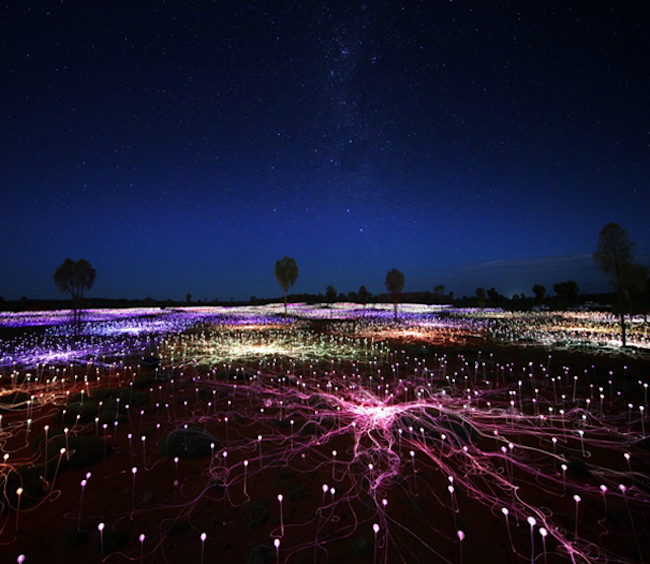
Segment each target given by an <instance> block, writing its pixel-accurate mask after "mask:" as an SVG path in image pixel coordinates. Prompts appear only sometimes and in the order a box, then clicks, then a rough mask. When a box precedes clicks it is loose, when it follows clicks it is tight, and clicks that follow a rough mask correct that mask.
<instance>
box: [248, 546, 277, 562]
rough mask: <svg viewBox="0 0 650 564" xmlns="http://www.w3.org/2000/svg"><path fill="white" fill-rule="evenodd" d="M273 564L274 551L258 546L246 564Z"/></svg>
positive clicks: (268, 547)
mask: <svg viewBox="0 0 650 564" xmlns="http://www.w3.org/2000/svg"><path fill="white" fill-rule="evenodd" d="M268 562H275V550H274V549H273V548H272V547H270V546H267V545H258V546H256V547H254V548H253V550H252V552H251V553H250V556H249V557H248V560H246V564H267V563H268Z"/></svg>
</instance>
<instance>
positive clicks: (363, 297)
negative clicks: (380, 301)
mask: <svg viewBox="0 0 650 564" xmlns="http://www.w3.org/2000/svg"><path fill="white" fill-rule="evenodd" d="M370 298H372V294H371V293H370V292H369V291H368V288H366V287H365V286H359V301H360V302H361V303H362V304H363V305H364V306H365V305H366V304H367V303H368V302H369V301H370Z"/></svg>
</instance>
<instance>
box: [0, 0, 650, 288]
mask: <svg viewBox="0 0 650 564" xmlns="http://www.w3.org/2000/svg"><path fill="white" fill-rule="evenodd" d="M644 4H645V2H620V1H605V0H586V1H572V0H557V1H543V0H539V1H535V2H531V1H530V0H521V1H514V0H513V1H498V0H494V1H492V0H490V1H489V2H488V1H485V0H473V1H470V0H452V1H450V0H444V1H443V0H404V1H402V2H399V1H393V0H383V1H381V0H375V1H373V0H366V1H356V0H345V1H342V0H341V1H331V2H328V1H322V2H306V1H302V0H258V1H245V0H197V1H195V2H188V1H181V0H168V1H163V0H151V1H133V0H129V1H120V0H93V1H82V0H56V1H55V0H52V1H46V0H24V1H20V2H8V3H7V2H3V3H0V53H1V56H0V84H2V87H1V88H0V186H1V188H0V211H1V213H2V215H1V219H0V241H1V247H0V248H1V252H0V295H4V297H5V299H16V298H19V297H20V296H28V297H32V298H55V297H58V296H59V295H60V294H59V293H58V291H57V290H56V287H55V285H54V283H53V280H52V275H53V273H54V270H55V269H56V267H57V266H58V265H59V264H61V262H63V260H64V259H65V258H66V257H71V258H72V259H74V260H77V259H78V258H85V259H86V260H88V261H90V262H91V263H92V265H93V266H94V267H95V268H96V270H97V279H96V283H95V286H94V287H93V289H92V290H91V292H90V293H89V295H90V296H96V297H109V298H144V297H146V296H150V297H153V298H156V299H167V298H172V299H182V298H184V297H185V295H186V293H188V292H189V293H191V294H192V295H193V296H194V297H195V299H196V298H199V299H203V298H207V299H209V300H212V299H215V298H218V299H221V300H227V299H230V298H234V299H248V297H249V296H251V295H255V296H258V297H271V296H278V295H281V289H280V287H279V286H278V284H277V282H276V281H275V278H274V275H273V269H274V265H275V261H276V260H277V259H280V258H282V257H283V256H284V255H288V256H290V257H293V258H294V259H295V260H296V262H297V264H298V267H299V269H300V275H299V277H298V280H297V282H296V284H295V286H294V287H293V289H292V290H293V291H295V292H299V293H303V292H309V293H318V292H323V293H324V291H325V288H326V286H328V285H330V284H331V285H333V286H334V287H335V288H336V289H337V291H339V292H345V293H347V292H348V291H350V290H355V291H356V290H357V289H358V288H359V286H360V285H362V284H363V285H366V286H367V287H368V289H369V290H370V291H371V292H373V293H380V292H384V291H385V287H384V278H385V275H386V272H387V271H388V270H390V269H391V268H398V269H399V270H401V271H402V272H404V274H405V277H406V286H405V291H423V290H432V288H433V286H434V285H438V284H442V285H445V286H446V288H447V290H453V291H454V292H455V294H456V295H457V296H461V295H463V294H466V295H470V294H473V293H474V290H475V289H476V287H477V286H485V287H491V286H495V287H496V288H497V290H498V291H500V292H501V293H503V294H506V295H511V294H513V293H521V292H524V293H527V294H529V295H530V294H532V290H531V288H532V285H533V284H535V283H541V284H545V285H546V286H547V288H548V290H549V292H551V286H552V284H553V283H556V282H560V281H563V280H567V279H574V280H576V281H577V282H578V283H579V285H580V287H581V289H582V290H585V291H601V290H607V289H608V285H607V282H606V279H605V278H604V276H603V275H602V274H600V273H598V271H596V270H595V268H594V267H593V265H592V261H591V253H592V252H593V251H594V250H595V247H596V241H597V236H598V233H599V231H600V229H601V228H602V227H603V226H604V225H605V224H606V223H608V222H611V221H614V222H617V223H619V224H620V225H621V226H622V227H624V228H625V229H627V231H628V233H629V235H630V238H631V239H632V240H633V241H634V242H636V244H637V249H636V253H637V259H639V260H640V262H644V263H645V264H648V263H649V262H650V221H649V220H648V219H649V217H650V203H649V202H650V198H648V192H650V190H649V184H648V180H649V179H650V70H649V69H650V67H648V60H650V10H648V9H647V6H646V7H644Z"/></svg>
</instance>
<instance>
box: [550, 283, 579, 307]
mask: <svg viewBox="0 0 650 564" xmlns="http://www.w3.org/2000/svg"><path fill="white" fill-rule="evenodd" d="M553 291H554V292H555V293H556V294H557V296H558V298H559V301H560V307H568V306H570V305H573V304H574V303H575V302H576V300H577V299H578V292H579V288H578V283H577V282H576V281H575V280H567V281H566V282H559V283H557V284H553Z"/></svg>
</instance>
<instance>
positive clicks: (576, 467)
mask: <svg viewBox="0 0 650 564" xmlns="http://www.w3.org/2000/svg"><path fill="white" fill-rule="evenodd" d="M567 466H568V470H567V473H568V474H569V475H571V476H575V477H576V478H589V477H590V476H591V469H590V468H589V465H588V464H587V463H586V462H583V461H582V460H578V459H575V458H572V459H570V460H569V462H568V464H567Z"/></svg>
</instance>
